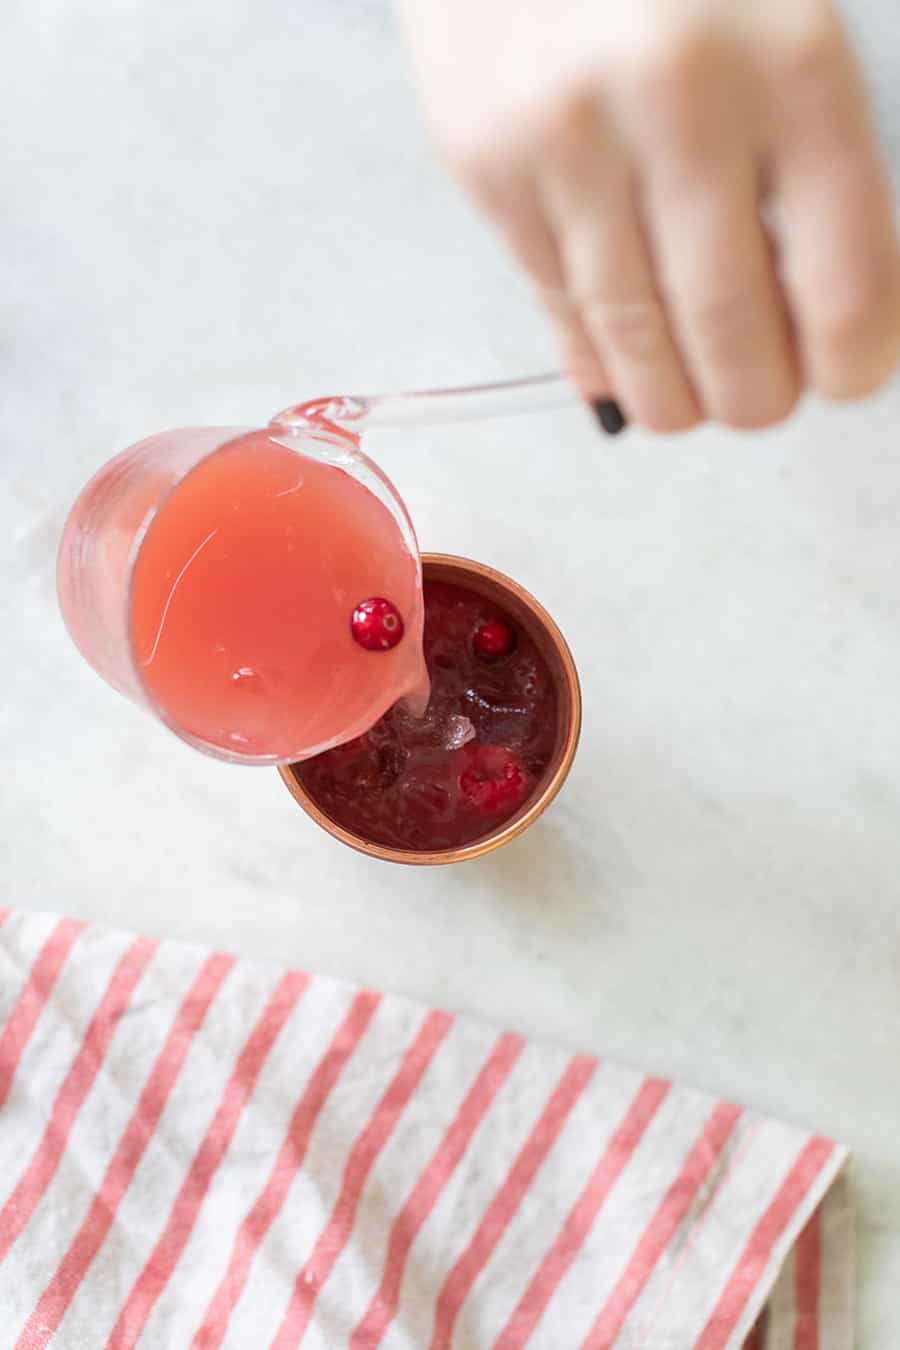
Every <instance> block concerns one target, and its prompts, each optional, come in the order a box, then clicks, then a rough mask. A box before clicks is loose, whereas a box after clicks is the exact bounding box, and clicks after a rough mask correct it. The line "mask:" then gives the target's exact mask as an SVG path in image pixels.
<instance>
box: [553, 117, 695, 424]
mask: <svg viewBox="0 0 900 1350" xmlns="http://www.w3.org/2000/svg"><path fill="white" fill-rule="evenodd" d="M583 116H585V117H587V118H590V119H593V120H594V125H593V127H591V128H578V129H573V128H569V129H568V130H569V134H568V135H567V136H564V137H559V139H558V142H557V145H556V147H555V153H554V154H553V155H551V156H549V157H548V158H547V159H546V160H545V165H546V168H545V173H544V177H543V180H542V182H541V188H540V190H541V198H542V200H543V202H544V205H545V209H546V211H547V215H548V219H549V222H550V228H551V230H552V231H553V232H554V233H555V236H556V239H557V247H558V249H559V254H560V260H561V266H562V272H563V277H564V280H565V288H566V305H567V311H568V313H569V314H570V315H571V316H572V323H573V324H574V323H576V322H577V325H578V330H579V332H580V334H581V335H582V342H583V340H584V338H587V339H588V340H589V342H590V344H591V346H592V348H593V350H594V352H595V353H596V354H597V356H598V358H599V360H600V361H601V362H602V364H603V365H604V366H605V368H606V371H607V373H608V375H609V379H610V382H611V385H612V388H613V389H614V390H615V395H616V398H617V400H618V401H619V403H620V404H621V405H622V407H623V409H624V411H625V413H626V414H627V416H628V418H629V420H634V421H638V422H640V423H642V424H643V425H644V426H646V427H650V428H653V429H656V430H661V431H680V430H684V429H686V428H688V427H690V426H693V425H694V424H695V423H696V422H697V421H698V420H699V417H700V409H699V407H698V405H697V401H696V399H695V397H694V393H693V391H692V389H691V385H690V381H689V379H688V376H687V373H686V371H685V368H684V365H683V363H682V361H681V358H680V356H679V353H678V350H677V347H676V344H675V341H674V340H673V335H672V332H671V329H670V326H669V321H668V316H667V314H666V310H665V306H664V304H663V301H662V298H661V296H660V294H659V291H658V289H657V286H656V281H655V278H654V271H653V262H652V259H651V257H650V255H649V252H648V249H647V246H646V242H645V239H644V236H643V229H642V225H641V220H640V217H639V214H638V211H637V207H636V203H635V199H634V193H633V189H632V181H631V174H630V171H629V168H628V164H627V160H626V158H625V156H624V154H623V153H621V151H620V149H619V148H618V147H617V146H616V145H615V143H614V138H613V137H612V136H611V135H610V134H609V133H608V131H607V130H606V129H605V128H603V127H602V126H600V116H599V113H598V112H597V111H596V110H595V109H594V108H593V107H586V108H585V110H584V112H583ZM573 131H574V132H575V134H572V132H573Z"/></svg>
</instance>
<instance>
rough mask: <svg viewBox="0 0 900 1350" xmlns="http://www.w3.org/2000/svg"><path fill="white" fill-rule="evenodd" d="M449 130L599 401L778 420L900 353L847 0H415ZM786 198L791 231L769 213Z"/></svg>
mask: <svg viewBox="0 0 900 1350" xmlns="http://www.w3.org/2000/svg"><path fill="white" fill-rule="evenodd" d="M398 9H399V12H400V16H401V20H402V24H403V26H404V28H405V30H406V34H407V37H408V41H409V45H410V49H411V52H412V56H413V65H414V70H415V74H416V79H417V83H418V85H419V89H420V92H421V96H422V99H423V103H424V106H425V110H426V114H427V117H428V121H429V124H430V127H431V130H432V133H433V135H434V138H435V140H436V143H437V145H438V147H439V149H440V150H441V151H442V153H443V154H444V156H445V157H446V158H447V160H448V161H449V163H450V164H451V166H452V168H453V169H454V170H455V172H456V173H457V174H458V175H459V177H460V178H461V179H462V181H463V183H464V184H465V185H466V187H467V188H468V189H469V191H470V192H471V193H473V194H474V196H475V198H476V199H477V200H478V202H479V203H480V204H481V205H482V207H483V208H484V209H485V210H486V211H487V212H488V213H489V215H490V216H491V217H492V218H493V219H494V220H495V221H496V222H497V224H498V225H499V227H500V229H501V230H502V232H503V233H504V235H505V236H506V239H507V241H508V243H509V244H510V246H511V247H512V249H513V251H514V253H515V255H516V256H517V257H518V259H519V260H520V262H521V263H522V264H523V265H524V266H525V268H526V269H527V271H528V272H529V274H530V275H531V277H532V278H533V280H534V282H535V283H536V285H537V288H538V291H539V294H540V296H541V299H542V301H543V303H544V305H545V307H546V309H547V312H548V313H549V315H550V316H551V318H552V319H553V321H554V323H555V325H556V326H557V328H558V330H559V335H560V339H561V344H562V351H563V360H564V363H565V366H566V369H567V370H568V372H569V374H570V375H571V376H572V378H573V379H574V381H575V382H576V384H577V385H578V387H579V389H580V390H581V392H582V393H583V395H584V396H585V397H586V398H588V399H589V400H590V401H592V402H596V401H598V400H603V399H609V398H615V399H616V400H618V402H619V403H620V404H621V406H622V408H623V409H624V412H625V414H626V415H627V417H628V418H629V419H633V420H635V421H637V422H640V423H642V424H643V425H645V426H647V427H651V428H655V429H657V430H662V431H676V430H682V429H685V428H687V427H690V426H692V425H694V424H695V423H697V422H700V421H703V420H706V419H715V420H717V421H721V422H725V423H728V424H730V425H732V426H737V427H759V426H765V425H767V424H769V423H772V422H776V421H778V420H780V419H782V418H784V417H785V416H786V415H787V414H788V413H789V412H790V411H791V409H792V408H793V406H794V404H795V402H796V400H797V398H798V396H799V394H800V392H801V391H802V390H803V389H804V388H807V387H808V388H812V389H815V390H818V391H819V392H820V393H822V394H825V395H827V396H828V397H831V398H835V399H850V398H858V397H861V396H863V395H865V394H868V393H870V392H872V391H873V390H875V389H877V388H878V387H879V385H881V384H882V383H883V382H884V380H885V379H887V377H888V376H889V375H890V374H891V373H892V371H893V370H894V368H895V365H896V363H897V361H898V358H900V252H898V244H897V235H896V229H895V224H894V218H893V213H892V209H891V202H890V197H889V192H888V188H887V184H886V179H885V175H884V172H883V169H882V166H881V162H880V158H879V153H878V149H877V146H876V142H875V137H874V134H873V131H872V128H871V125H870V121H869V115H868V109H867V104H866V96H865V90H864V87H863V82H862V79H861V76H860V73H859V71H858V68H857V66H856V62H855V59H854V57H853V54H852V52H851V50H850V47H849V45H848V42H847V39H846V37H845V35H844V32H843V29H842V27H841V25H840V22H839V20H838V18H837V16H836V14H835V13H834V11H833V9H832V8H831V7H830V5H828V4H827V3H825V0H753V3H752V4H748V3H747V0H627V3H622V0H529V2H528V3H523V2H522V0H398ZM770 218H774V219H775V220H776V221H777V229H776V231H775V235H774V238H775V240H777V247H776V244H775V243H774V242H773V235H772V233H771V232H770V230H769V229H768V228H767V225H766V220H767V219H770Z"/></svg>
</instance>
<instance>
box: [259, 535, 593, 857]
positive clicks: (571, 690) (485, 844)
mask: <svg viewBox="0 0 900 1350" xmlns="http://www.w3.org/2000/svg"><path fill="white" fill-rule="evenodd" d="M422 573H423V577H424V578H425V580H427V581H443V582H449V583H451V584H452V585H455V586H461V587H463V588H464V589H466V590H468V591H473V592H475V594H476V595H481V596H484V597H485V599H486V600H489V601H490V602H491V603H493V604H496V605H499V606H500V607H501V608H502V609H504V610H506V612H507V613H508V614H509V615H510V617H511V618H512V619H513V620H514V621H515V622H516V623H517V624H518V625H519V627H520V628H522V629H523V631H524V632H526V633H527V634H528V636H529V637H530V638H531V639H532V641H533V642H534V644H535V646H536V647H537V648H538V650H539V651H540V653H541V655H542V656H543V658H544V660H545V661H546V662H547V666H548V667H549V670H550V672H551V674H552V676H553V680H554V683H555V685H556V695H557V729H556V742H555V747H554V751H553V755H552V757H551V759H550V763H549V764H548V765H547V768H546V769H545V770H544V774H543V777H542V778H541V780H540V782H539V783H538V785H537V787H536V788H535V790H534V792H533V793H532V794H531V796H530V797H529V798H528V800H527V801H526V802H525V803H524V805H523V806H522V807H521V808H520V810H519V811H517V812H516V814H515V815H514V816H512V817H511V818H510V819H509V820H506V821H504V822H503V823H502V824H501V825H498V826H497V827H496V829H494V830H492V831H491V832H490V833H489V834H486V835H485V836H484V837H483V838H481V839H476V840H474V841H473V842H472V843H469V844H459V845H457V846H455V847H454V848H448V849H438V850H435V851H433V852H427V851H424V850H417V849H402V848H393V847H390V846H388V845H386V844H376V843H373V842H372V841H371V840H370V839H366V838H364V837H363V836H361V835H358V834H354V833H353V832H352V831H351V830H347V829H345V828H344V827H343V826H342V825H338V824H337V822H336V821H334V820H332V819H331V817H330V816H329V815H328V814H327V813H326V812H325V811H324V810H323V809H322V807H321V806H319V805H318V803H317V802H315V801H314V800H313V799H312V797H311V796H310V795H309V793H308V792H307V790H306V788H305V787H304V785H303V783H302V782H301V780H300V777H299V776H298V773H297V772H296V769H297V768H298V767H299V766H297V765H293V764H284V765H281V766H280V767H279V769H278V772H279V773H280V774H281V777H282V779H283V780H284V783H285V786H286V787H287V789H288V791H289V792H290V794H291V796H292V797H293V798H294V800H295V801H296V802H297V804H298V805H299V806H301V807H302V808H303V810H304V811H305V812H306V813H307V815H308V816H310V817H311V818H312V819H313V820H314V821H315V822H316V824H317V825H320V826H321V827H322V829H323V830H327V831H328V833H329V834H330V835H333V836H334V838H335V839H339V840H340V841H341V843H342V844H348V845H349V846H350V848H354V849H357V850H358V852H360V853H365V854H367V855H368V857H370V858H380V859H381V860H383V861H384V862H394V863H406V864H412V865H415V866H420V867H422V866H431V867H433V866H440V865H442V864H445V863H456V862H466V861H467V860H468V859H470V858H480V857H481V856H482V855H483V854H485V853H491V852H493V850H494V849H497V848H500V847H501V846H502V845H503V844H508V843H509V842H510V840H511V839H515V838H516V836H517V835H519V834H521V833H522V832H523V831H524V830H527V829H528V827H529V826H530V825H533V824H534V822H535V821H536V820H537V819H538V817H539V816H541V815H543V813H544V812H545V811H546V809H547V807H548V806H549V805H550V803H551V802H552V801H553V799H554V797H555V796H556V795H557V793H558V792H559V790H560V788H561V787H562V785H563V783H564V782H565V781H566V778H567V777H568V774H569V770H570V769H571V767H572V761H573V760H574V758H575V751H576V749H577V748H578V738H579V735H580V732H581V687H580V685H579V682H578V672H577V670H576V668H575V662H574V661H573V659H572V653H571V652H570V651H569V647H568V644H567V643H566V640H565V638H564V637H563V635H562V633H561V632H560V631H559V629H558V628H557V626H556V624H555V623H554V622H553V620H552V619H551V617H550V615H549V614H548V613H547V611H546V610H545V609H544V607H543V606H542V605H540V604H539V603H538V602H537V600H535V598H534V596H532V595H530V594H529V593H528V591H526V590H525V589H524V588H523V587H522V586H520V585H519V584H518V583H517V582H515V581H512V580H511V579H510V578H509V577H507V576H504V575H503V573H502V572H497V571H495V570H494V568H492V567H487V566H485V564H484V563H477V562H472V561H471V560H470V559H468V558H456V557H452V556H451V555H449V554H446V553H423V554H422Z"/></svg>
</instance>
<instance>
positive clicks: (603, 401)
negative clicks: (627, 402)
mask: <svg viewBox="0 0 900 1350" xmlns="http://www.w3.org/2000/svg"><path fill="white" fill-rule="evenodd" d="M592 407H593V409H594V413H595V415H596V418H597V421H598V422H599V423H600V425H601V427H602V428H603V430H604V431H605V432H606V434H607V436H618V434H619V432H620V431H624V430H625V428H626V427H627V426H628V422H627V421H626V418H625V414H624V413H623V412H622V409H621V408H620V407H619V405H618V403H617V402H616V401H615V399H614V398H598V399H597V402H596V403H594V404H593V405H592Z"/></svg>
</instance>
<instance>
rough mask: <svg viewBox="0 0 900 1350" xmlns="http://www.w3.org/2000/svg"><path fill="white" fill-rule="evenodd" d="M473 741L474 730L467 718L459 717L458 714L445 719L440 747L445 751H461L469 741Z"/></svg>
mask: <svg viewBox="0 0 900 1350" xmlns="http://www.w3.org/2000/svg"><path fill="white" fill-rule="evenodd" d="M474 739H475V728H474V727H473V726H472V723H471V722H470V721H469V719H468V717H461V716H459V714H458V713H456V714H454V715H453V716H452V717H449V718H448V719H447V722H446V724H445V726H444V734H443V736H442V737H441V745H442V746H443V748H444V749H445V750H461V749H462V747H463V746H464V745H468V743H469V741H472V740H474Z"/></svg>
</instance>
